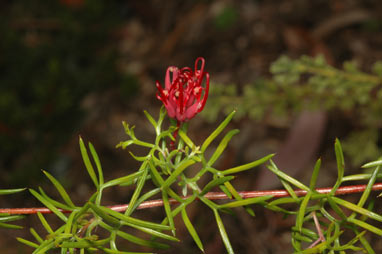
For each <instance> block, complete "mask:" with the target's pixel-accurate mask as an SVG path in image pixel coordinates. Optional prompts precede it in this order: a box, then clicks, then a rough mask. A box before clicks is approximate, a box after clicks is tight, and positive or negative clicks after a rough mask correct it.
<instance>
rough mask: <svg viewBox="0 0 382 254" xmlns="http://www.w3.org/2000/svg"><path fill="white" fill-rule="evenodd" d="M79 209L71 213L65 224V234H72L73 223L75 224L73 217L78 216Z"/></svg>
mask: <svg viewBox="0 0 382 254" xmlns="http://www.w3.org/2000/svg"><path fill="white" fill-rule="evenodd" d="M76 214H77V211H73V212H71V213H70V215H69V218H68V222H66V224H65V231H64V233H65V234H71V233H72V225H73V219H74V218H75V217H76Z"/></svg>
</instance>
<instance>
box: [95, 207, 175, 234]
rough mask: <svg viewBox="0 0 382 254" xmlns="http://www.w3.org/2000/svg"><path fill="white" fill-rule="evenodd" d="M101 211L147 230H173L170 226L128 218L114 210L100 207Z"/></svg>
mask: <svg viewBox="0 0 382 254" xmlns="http://www.w3.org/2000/svg"><path fill="white" fill-rule="evenodd" d="M99 209H101V210H102V211H104V212H105V213H108V214H109V215H111V216H113V217H115V218H117V219H120V220H122V221H125V222H127V223H130V224H134V225H138V226H141V227H145V228H151V229H158V230H171V227H169V226H166V225H162V224H158V223H153V222H149V221H144V220H140V219H136V218H133V217H130V216H126V215H124V214H122V213H119V212H116V211H113V210H112V209H110V208H108V207H103V206H100V207H99Z"/></svg>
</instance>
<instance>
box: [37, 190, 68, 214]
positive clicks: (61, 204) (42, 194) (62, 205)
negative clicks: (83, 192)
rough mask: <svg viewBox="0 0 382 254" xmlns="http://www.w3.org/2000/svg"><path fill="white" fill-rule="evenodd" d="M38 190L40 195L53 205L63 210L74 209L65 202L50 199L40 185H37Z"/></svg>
mask: <svg viewBox="0 0 382 254" xmlns="http://www.w3.org/2000/svg"><path fill="white" fill-rule="evenodd" d="M38 190H39V191H40V194H41V196H43V198H45V199H46V200H47V201H48V202H49V203H51V204H52V205H54V206H55V207H57V208H61V209H64V210H69V211H72V210H73V209H74V207H71V206H68V205H67V204H64V203H61V202H58V201H56V200H54V199H52V198H51V197H49V196H48V195H47V194H46V193H45V192H44V190H43V189H42V188H41V187H38Z"/></svg>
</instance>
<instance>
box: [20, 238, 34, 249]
mask: <svg viewBox="0 0 382 254" xmlns="http://www.w3.org/2000/svg"><path fill="white" fill-rule="evenodd" d="M16 240H17V241H19V242H20V243H23V244H25V245H28V246H30V247H32V248H38V246H39V245H38V244H36V243H34V242H31V241H28V240H25V239H23V238H21V237H17V238H16Z"/></svg>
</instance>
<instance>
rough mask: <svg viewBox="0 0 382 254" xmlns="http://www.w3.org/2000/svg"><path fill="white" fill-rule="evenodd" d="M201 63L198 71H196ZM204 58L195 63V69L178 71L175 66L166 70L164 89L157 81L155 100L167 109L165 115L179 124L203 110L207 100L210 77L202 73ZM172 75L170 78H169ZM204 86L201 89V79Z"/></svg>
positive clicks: (206, 73)
mask: <svg viewBox="0 0 382 254" xmlns="http://www.w3.org/2000/svg"><path fill="white" fill-rule="evenodd" d="M199 62H201V66H200V69H198V65H199ZM204 62H205V61H204V58H202V57H199V58H197V59H196V61H195V69H194V70H192V69H191V68H189V67H184V68H182V69H179V68H177V67H175V66H170V67H168V68H167V72H166V78H165V87H164V89H163V88H162V86H161V84H160V83H159V82H158V81H157V82H156V87H157V88H158V93H157V98H158V99H159V100H161V101H162V102H163V104H164V106H165V107H166V109H167V114H168V116H169V117H171V118H175V119H176V120H177V121H178V122H179V123H181V122H186V121H188V120H190V119H191V118H193V117H194V116H195V115H196V114H197V113H199V112H200V111H202V110H203V108H204V105H205V104H206V101H207V98H208V89H209V83H210V75H209V74H208V72H204ZM171 74H172V77H171ZM204 77H205V78H206V84H205V86H204V87H203V86H202V83H203V79H204Z"/></svg>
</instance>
